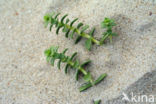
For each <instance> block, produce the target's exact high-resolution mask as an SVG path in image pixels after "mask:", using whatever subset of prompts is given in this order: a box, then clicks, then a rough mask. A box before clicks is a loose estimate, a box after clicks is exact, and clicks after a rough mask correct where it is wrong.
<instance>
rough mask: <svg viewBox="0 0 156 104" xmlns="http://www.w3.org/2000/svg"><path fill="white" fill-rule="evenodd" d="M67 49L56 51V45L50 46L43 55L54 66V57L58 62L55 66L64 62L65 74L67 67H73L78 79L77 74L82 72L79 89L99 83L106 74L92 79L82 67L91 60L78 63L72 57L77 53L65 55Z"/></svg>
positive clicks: (82, 89)
mask: <svg viewBox="0 0 156 104" xmlns="http://www.w3.org/2000/svg"><path fill="white" fill-rule="evenodd" d="M67 50H68V49H65V50H64V51H63V52H62V53H59V52H58V47H54V46H52V47H50V48H49V49H47V50H45V52H44V53H45V56H46V59H47V61H48V62H49V63H51V65H53V66H54V62H55V60H56V59H58V60H59V61H58V64H57V67H58V69H60V65H61V63H66V66H65V69H64V70H65V73H66V74H67V72H68V70H69V68H70V69H73V70H75V71H76V73H75V79H76V80H78V79H79V75H80V74H82V75H83V80H84V81H85V83H84V85H82V86H81V87H80V88H79V91H84V90H86V89H88V88H90V87H92V86H94V85H96V84H98V83H100V82H101V81H102V80H103V79H104V78H105V77H106V76H107V74H102V75H101V76H100V77H98V78H97V79H96V80H95V81H94V80H93V78H92V76H91V74H90V72H87V71H86V70H85V69H84V66H86V65H88V64H89V63H90V62H91V61H90V60H87V61H86V62H84V63H82V64H80V62H79V61H78V60H76V59H74V57H75V56H76V55H77V53H76V52H75V53H73V54H72V56H71V57H69V56H66V55H65V53H66V51H67Z"/></svg>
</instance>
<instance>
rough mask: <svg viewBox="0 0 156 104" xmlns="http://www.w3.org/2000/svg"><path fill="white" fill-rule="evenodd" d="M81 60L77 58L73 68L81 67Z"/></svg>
mask: <svg viewBox="0 0 156 104" xmlns="http://www.w3.org/2000/svg"><path fill="white" fill-rule="evenodd" d="M79 65H80V64H79V61H78V60H76V61H75V62H74V65H73V68H75V69H77V68H78V67H79Z"/></svg>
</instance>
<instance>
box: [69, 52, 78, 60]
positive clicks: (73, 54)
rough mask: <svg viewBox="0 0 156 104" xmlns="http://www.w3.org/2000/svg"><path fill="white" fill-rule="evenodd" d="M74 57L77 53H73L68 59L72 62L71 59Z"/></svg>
mask: <svg viewBox="0 0 156 104" xmlns="http://www.w3.org/2000/svg"><path fill="white" fill-rule="evenodd" d="M76 55H77V52H75V53H73V54H72V56H71V58H70V60H71V61H72V60H73V58H74V57H75V56H76Z"/></svg>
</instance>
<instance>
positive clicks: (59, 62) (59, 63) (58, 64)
mask: <svg viewBox="0 0 156 104" xmlns="http://www.w3.org/2000/svg"><path fill="white" fill-rule="evenodd" d="M60 65H61V60H59V61H58V63H57V67H58V69H60Z"/></svg>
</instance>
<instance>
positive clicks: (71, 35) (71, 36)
mask: <svg viewBox="0 0 156 104" xmlns="http://www.w3.org/2000/svg"><path fill="white" fill-rule="evenodd" d="M75 32H76V28H75V29H74V30H73V31H72V33H71V34H70V38H73V35H74V33H75Z"/></svg>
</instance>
